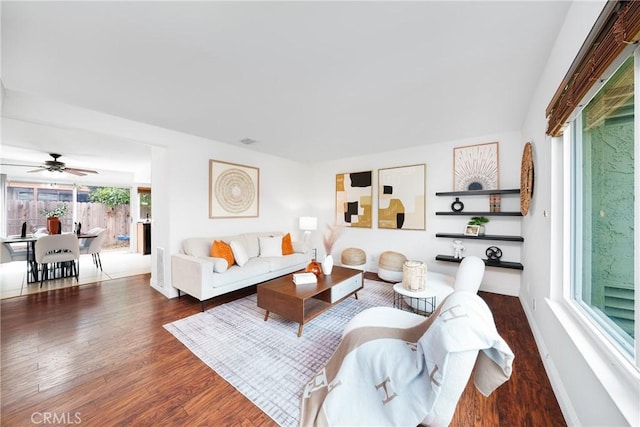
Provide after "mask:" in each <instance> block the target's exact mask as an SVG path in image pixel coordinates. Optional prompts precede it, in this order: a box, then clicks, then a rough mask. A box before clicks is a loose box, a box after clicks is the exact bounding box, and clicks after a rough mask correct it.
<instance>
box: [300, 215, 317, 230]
mask: <svg viewBox="0 0 640 427" xmlns="http://www.w3.org/2000/svg"><path fill="white" fill-rule="evenodd" d="M299 228H300V230H303V231H313V230H317V229H318V218H316V217H315V216H301V217H300V223H299Z"/></svg>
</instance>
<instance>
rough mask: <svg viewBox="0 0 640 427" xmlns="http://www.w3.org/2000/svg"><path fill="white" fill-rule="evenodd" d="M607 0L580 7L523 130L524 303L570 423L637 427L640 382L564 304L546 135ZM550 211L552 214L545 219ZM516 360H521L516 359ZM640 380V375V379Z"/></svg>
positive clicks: (553, 150)
mask: <svg viewBox="0 0 640 427" xmlns="http://www.w3.org/2000/svg"><path fill="white" fill-rule="evenodd" d="M604 3H605V2H604V1H591V2H575V3H574V4H573V5H572V7H571V9H570V11H569V14H568V16H567V19H566V21H565V24H564V27H563V29H562V31H561V33H560V35H559V37H558V39H557V42H556V45H555V47H554V50H553V51H552V52H551V55H550V58H549V61H548V63H547V65H546V68H545V71H544V73H543V74H542V76H541V79H540V82H539V85H538V88H537V90H536V91H535V93H534V96H533V98H532V102H531V105H530V110H529V113H528V116H527V119H526V121H525V124H524V126H523V132H522V134H523V136H524V138H525V140H529V141H531V142H532V143H533V145H534V156H533V157H534V164H535V190H534V197H533V200H532V203H531V209H530V212H529V215H528V216H527V217H525V218H523V223H522V226H523V235H524V237H525V245H524V246H523V260H524V261H523V263H524V264H525V266H531V267H534V266H535V267H534V268H526V267H525V270H524V274H523V276H522V287H521V293H520V298H521V301H522V304H523V306H524V309H525V312H526V314H527V317H528V319H529V322H530V324H531V327H532V330H533V332H534V335H535V337H536V341H537V342H538V346H539V348H540V352H541V355H542V360H543V362H544V363H545V367H546V369H547V372H548V373H549V376H550V380H551V382H552V385H553V388H554V391H555V393H556V396H557V397H558V400H559V402H560V405H561V407H562V410H563V412H564V414H565V418H566V420H567V422H568V424H569V425H583V426H603V425H607V426H620V425H629V424H631V425H637V423H638V422H639V421H640V420H639V419H638V383H637V379H634V378H633V375H625V374H624V373H623V372H622V371H623V370H622V369H620V364H619V360H617V358H609V357H608V355H609V354H611V353H610V352H609V351H606V350H603V348H602V347H599V346H597V345H596V344H595V343H594V342H592V341H591V340H590V339H589V338H587V336H586V335H584V334H583V332H584V331H581V330H580V329H579V328H577V327H576V326H575V321H574V320H573V319H572V318H571V316H570V315H568V314H567V312H566V310H565V309H564V305H563V304H562V286H563V281H562V275H561V273H562V264H561V259H560V256H561V244H562V240H561V233H562V224H561V220H562V210H561V207H560V204H561V203H562V195H561V187H562V182H561V177H562V167H561V166H562V165H561V159H559V158H558V157H559V156H560V155H561V153H562V150H561V147H560V141H557V140H552V139H551V138H549V137H547V136H546V135H545V131H546V124H547V123H546V119H545V116H544V111H545V108H546V107H547V104H548V103H549V101H550V100H551V98H552V96H553V94H554V93H555V90H556V89H557V87H558V86H559V84H560V82H561V80H562V78H563V77H564V75H565V74H566V72H567V70H568V68H569V66H570V64H571V62H572V61H573V59H574V58H575V56H576V54H577V53H578V50H579V49H580V47H581V45H582V43H583V42H584V40H585V38H586V36H587V34H588V33H589V31H590V29H591V27H592V26H593V23H594V22H595V21H596V19H597V17H598V15H599V13H600V11H601V10H602V7H603V5H604ZM545 213H546V215H545ZM516 363H517V356H516ZM636 378H637V374H636Z"/></svg>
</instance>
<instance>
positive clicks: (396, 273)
mask: <svg viewBox="0 0 640 427" xmlns="http://www.w3.org/2000/svg"><path fill="white" fill-rule="evenodd" d="M406 260H407V257H406V256H404V255H402V254H401V253H398V252H393V251H386V252H382V254H381V255H380V259H379V260H378V277H379V278H381V279H382V280H386V281H387V282H401V281H402V266H403V265H404V262H405V261H406Z"/></svg>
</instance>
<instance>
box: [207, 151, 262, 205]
mask: <svg viewBox="0 0 640 427" xmlns="http://www.w3.org/2000/svg"><path fill="white" fill-rule="evenodd" d="M259 189H260V170H259V169H258V168H255V167H252V166H245V165H239V164H236V163H228V162H222V161H219V160H209V218H252V217H257V216H258V211H259V205H260V203H259Z"/></svg>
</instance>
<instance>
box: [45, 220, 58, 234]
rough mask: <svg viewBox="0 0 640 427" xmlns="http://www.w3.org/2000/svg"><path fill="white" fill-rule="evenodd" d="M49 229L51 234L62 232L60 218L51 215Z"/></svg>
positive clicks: (48, 221)
mask: <svg viewBox="0 0 640 427" xmlns="http://www.w3.org/2000/svg"><path fill="white" fill-rule="evenodd" d="M47 231H48V232H49V234H60V218H58V217H56V216H50V217H48V218H47Z"/></svg>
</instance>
